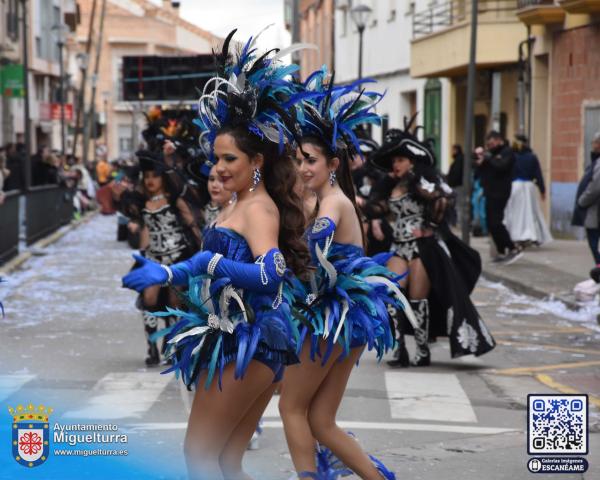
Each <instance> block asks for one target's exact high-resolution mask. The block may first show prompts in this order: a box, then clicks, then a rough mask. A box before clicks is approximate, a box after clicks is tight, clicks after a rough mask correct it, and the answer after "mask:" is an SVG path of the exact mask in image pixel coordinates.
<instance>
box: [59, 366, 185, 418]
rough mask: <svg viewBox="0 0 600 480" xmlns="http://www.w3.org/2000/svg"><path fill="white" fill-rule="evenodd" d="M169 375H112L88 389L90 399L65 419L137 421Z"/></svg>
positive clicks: (120, 373) (168, 378)
mask: <svg viewBox="0 0 600 480" xmlns="http://www.w3.org/2000/svg"><path fill="white" fill-rule="evenodd" d="M173 378H174V377H173V376H172V375H159V374H158V373H156V371H151V372H112V373H109V374H108V375H105V376H104V377H103V378H101V379H100V380H99V381H98V382H97V383H96V385H94V388H93V389H92V394H93V396H92V397H91V398H90V399H89V400H88V401H87V402H86V405H85V407H83V408H81V409H79V410H70V411H67V412H66V413H65V414H64V417H66V418H90V419H113V418H126V417H141V416H142V414H144V413H145V412H146V411H147V410H149V409H150V407H152V405H153V404H154V402H155V401H156V400H157V399H158V397H159V396H160V394H161V392H162V391H163V390H164V389H165V387H166V386H167V384H168V383H169V382H170V381H171V380H173Z"/></svg>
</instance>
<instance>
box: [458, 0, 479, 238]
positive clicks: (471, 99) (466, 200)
mask: <svg viewBox="0 0 600 480" xmlns="http://www.w3.org/2000/svg"><path fill="white" fill-rule="evenodd" d="M477 10H478V5H477V0H471V50H470V52H469V71H468V74H467V108H466V112H465V148H464V152H465V153H464V160H463V163H464V164H463V191H464V197H463V204H462V209H463V216H462V239H463V241H464V242H465V243H466V244H467V245H468V244H469V240H470V233H471V186H472V185H471V171H472V162H473V160H472V158H471V151H472V147H473V105H474V103H475V73H476V68H477V64H476V60H477V59H476V55H477Z"/></svg>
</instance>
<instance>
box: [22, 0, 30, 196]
mask: <svg viewBox="0 0 600 480" xmlns="http://www.w3.org/2000/svg"><path fill="white" fill-rule="evenodd" d="M21 7H22V11H21V22H22V27H23V82H24V83H25V98H24V103H25V105H24V107H25V112H24V123H25V125H24V130H25V169H24V173H25V190H29V189H30V188H31V124H30V122H29V47H28V41H27V40H28V38H27V36H28V35H29V32H28V28H27V27H28V25H27V23H28V20H27V17H28V9H29V6H28V2H27V0H21Z"/></svg>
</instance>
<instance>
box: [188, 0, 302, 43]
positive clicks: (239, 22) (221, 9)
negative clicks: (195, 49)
mask: <svg viewBox="0 0 600 480" xmlns="http://www.w3.org/2000/svg"><path fill="white" fill-rule="evenodd" d="M180 14H181V17H182V18H184V19H185V20H187V21H189V22H192V23H195V24H196V25H198V26H199V27H201V28H203V29H205V30H208V31H210V32H213V33H215V34H217V35H219V36H222V37H225V36H227V34H228V33H229V32H230V31H231V30H233V29H234V28H237V29H238V31H237V33H236V35H235V37H234V38H235V39H237V40H238V41H240V42H244V41H245V40H247V39H248V38H249V37H250V36H251V35H255V34H256V33H258V32H259V31H260V30H262V29H263V28H264V27H266V26H267V25H269V24H271V23H274V24H275V25H274V26H273V27H271V28H270V29H269V30H267V31H266V32H264V33H263V34H262V35H261V36H260V39H259V46H260V47H261V48H263V49H265V48H274V47H281V46H286V45H289V42H290V35H289V33H288V32H287V31H286V30H285V26H284V21H283V0H181V7H180Z"/></svg>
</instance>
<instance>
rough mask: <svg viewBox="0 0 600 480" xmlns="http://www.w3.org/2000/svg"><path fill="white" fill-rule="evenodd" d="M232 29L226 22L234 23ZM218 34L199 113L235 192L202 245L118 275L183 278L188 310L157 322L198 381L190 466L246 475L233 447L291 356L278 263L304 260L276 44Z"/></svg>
mask: <svg viewBox="0 0 600 480" xmlns="http://www.w3.org/2000/svg"><path fill="white" fill-rule="evenodd" d="M234 32H235V31H234ZM234 32H232V33H231V34H230V36H229V37H228V38H227V40H226V42H225V45H224V47H223V52H222V55H221V57H220V62H221V64H220V68H219V72H220V76H218V77H214V78H212V79H211V80H209V81H208V82H207V84H206V86H205V88H204V93H203V95H202V97H201V98H200V105H199V107H200V108H199V115H200V119H199V120H200V123H201V124H202V127H203V129H204V130H205V135H204V136H205V139H207V140H208V143H209V144H210V145H211V147H212V148H211V151H210V152H208V154H209V156H210V157H211V159H212V160H213V163H214V164H215V168H216V171H217V174H218V175H219V177H220V179H221V181H222V182H223V187H224V188H225V189H227V190H229V191H230V192H232V193H234V194H235V195H236V197H237V200H236V202H235V203H233V204H232V205H230V206H229V207H227V208H225V209H224V210H223V211H222V212H221V214H220V215H219V217H218V218H217V222H216V224H214V225H212V226H211V227H210V228H208V229H207V230H206V232H205V237H204V245H203V248H204V250H203V251H202V252H200V253H199V254H197V255H195V256H194V257H192V258H191V259H190V260H189V261H187V262H183V263H181V264H176V265H173V266H172V267H171V268H169V267H165V266H163V265H158V264H156V263H152V262H147V261H145V260H143V259H138V260H139V261H140V262H141V263H143V266H142V268H141V269H139V270H138V271H136V272H132V274H130V275H128V276H126V277H125V278H124V284H125V285H126V286H128V287H130V288H134V289H136V290H138V289H141V288H145V287H146V286H147V285H150V284H165V283H167V284H172V285H183V284H188V285H189V293H188V296H187V302H188V304H189V311H178V312H177V314H179V315H180V316H181V321H180V322H178V323H177V325H175V326H174V327H173V328H172V329H171V331H170V332H169V333H168V337H167V338H169V343H170V345H171V346H172V353H173V356H172V358H173V359H174V362H175V363H174V365H173V367H172V370H177V371H179V372H180V374H181V375H182V378H183V380H184V382H185V383H186V384H187V385H188V387H192V386H194V385H195V386H197V387H196V394H195V397H194V401H193V405H192V410H191V414H190V418H189V422H188V429H187V433H186V437H185V442H184V449H185V455H186V462H187V466H188V471H189V474H190V476H191V477H192V478H201V479H218V478H223V477H225V478H249V477H248V475H247V474H245V473H244V472H243V471H242V456H243V454H244V451H245V449H246V447H247V445H248V442H249V440H250V438H251V436H252V434H253V432H254V430H255V428H256V425H257V423H258V421H259V419H260V417H261V415H262V413H263V411H264V409H265V408H266V406H267V404H268V402H269V400H270V398H271V396H272V394H273V392H274V390H275V385H276V382H277V381H279V380H280V379H281V376H282V374H283V369H284V367H285V366H286V365H290V364H293V363H296V362H297V361H298V358H297V355H296V351H295V350H296V345H295V342H294V340H293V339H294V338H295V335H294V332H292V331H291V324H290V322H289V317H290V308H289V304H288V303H287V301H286V298H285V296H284V295H283V291H282V289H283V279H284V276H285V275H286V273H287V272H288V268H291V270H292V271H294V272H295V273H297V274H302V272H303V271H304V270H305V266H306V265H307V264H308V263H309V261H308V260H309V257H308V251H307V249H306V246H305V245H304V244H303V243H302V242H301V241H300V238H301V236H302V233H303V228H304V216H303V213H302V205H301V201H300V198H299V197H298V196H297V194H296V193H294V188H293V187H294V183H295V179H296V173H295V167H294V165H293V162H292V159H291V158H290V157H289V156H288V155H286V154H285V151H286V144H287V142H288V141H289V139H290V138H291V136H292V131H293V129H294V127H293V122H292V120H293V118H291V117H288V113H287V111H286V110H285V109H283V108H280V102H281V101H282V99H284V98H285V97H286V96H287V94H288V93H291V87H288V86H287V83H286V81H285V80H284V79H283V78H281V77H280V76H279V73H280V72H282V70H280V69H281V68H283V67H281V66H280V64H279V63H278V58H279V57H278V54H277V53H276V54H275V55H271V54H267V55H265V56H262V57H259V58H256V55H255V50H254V49H253V41H252V39H251V40H249V41H248V43H247V44H246V45H245V47H244V49H243V50H242V52H241V53H240V54H239V55H238V56H237V60H236V61H235V62H231V60H230V58H229V52H228V45H229V41H230V39H231V36H232V35H233V33H234Z"/></svg>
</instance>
